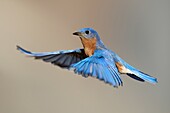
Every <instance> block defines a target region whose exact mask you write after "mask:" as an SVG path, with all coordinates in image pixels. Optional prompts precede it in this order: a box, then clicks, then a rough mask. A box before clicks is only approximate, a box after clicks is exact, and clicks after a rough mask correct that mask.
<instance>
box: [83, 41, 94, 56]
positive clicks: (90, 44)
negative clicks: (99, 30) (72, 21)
mask: <svg viewBox="0 0 170 113" xmlns="http://www.w3.org/2000/svg"><path fill="white" fill-rule="evenodd" d="M81 42H82V44H83V47H84V50H85V54H86V55H87V56H92V55H93V54H94V51H95V49H96V38H90V39H87V38H81Z"/></svg>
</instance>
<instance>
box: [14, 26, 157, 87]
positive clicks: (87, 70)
mask: <svg viewBox="0 0 170 113" xmlns="http://www.w3.org/2000/svg"><path fill="white" fill-rule="evenodd" d="M73 35H76V36H78V37H79V38H80V39H81V42H82V45H83V48H81V49H76V50H63V51H55V52H42V53H39V52H30V51H27V50H25V49H23V48H21V47H19V46H17V49H18V50H19V51H21V52H22V53H25V54H26V55H29V56H32V57H35V59H42V60H43V61H45V62H51V63H52V64H54V65H57V66H59V67H61V68H65V69H73V70H74V72H75V73H77V74H81V75H82V76H83V77H88V76H92V77H95V78H97V79H99V80H102V81H104V82H105V83H108V84H110V85H112V86H114V87H118V86H122V85H123V82H122V80H121V78H120V74H127V75H128V76H129V77H131V78H133V79H136V80H138V81H142V82H144V81H147V82H150V83H157V79H156V78H154V77H152V76H150V75H148V74H145V73H143V72H141V71H140V70H138V69H136V68H134V67H132V66H131V65H129V64H128V63H126V62H125V61H124V60H123V59H121V58H120V57H119V56H118V55H117V54H116V53H114V52H113V51H111V50H109V49H108V48H107V47H106V46H105V45H104V43H103V42H102V40H101V39H100V37H99V35H98V33H97V32H96V31H95V30H94V29H92V28H82V29H80V30H78V31H76V32H74V33H73Z"/></svg>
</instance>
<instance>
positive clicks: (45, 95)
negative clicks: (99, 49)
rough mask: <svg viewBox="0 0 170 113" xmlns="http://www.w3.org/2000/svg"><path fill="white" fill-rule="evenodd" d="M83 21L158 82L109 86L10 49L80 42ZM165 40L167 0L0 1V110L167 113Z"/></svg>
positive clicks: (169, 36)
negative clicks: (75, 33) (78, 36)
mask: <svg viewBox="0 0 170 113" xmlns="http://www.w3.org/2000/svg"><path fill="white" fill-rule="evenodd" d="M82 27H92V28H94V29H96V30H97V31H98V32H99V34H100V36H101V38H102V40H103V41H104V43H105V44H106V45H107V46H108V47H109V48H110V49H112V50H113V51H115V52H116V53H117V54H119V55H120V56H121V57H122V58H123V59H125V60H126V61H127V62H129V63H130V64H132V65H133V66H135V67H137V68H139V69H140V70H142V71H144V72H146V73H149V74H151V75H153V76H155V77H157V78H158V80H159V83H158V84H156V85H152V84H149V83H140V82H138V81H134V80H132V79H131V78H128V77H126V75H122V79H123V81H124V87H120V88H118V89H114V88H113V87H111V86H109V85H106V84H104V83H103V82H100V81H98V80H96V79H93V78H88V79H85V78H82V77H81V76H78V75H75V74H74V73H73V72H70V71H67V70H63V69H60V68H58V67H55V66H53V65H51V64H47V63H44V62H42V61H35V60H33V59H31V58H28V57H25V55H23V54H21V53H19V52H18V51H16V45H21V46H22V47H24V48H26V49H29V50H32V51H39V52H40V51H55V50H61V49H74V48H78V47H81V44H80V40H79V39H78V38H76V37H74V36H72V33H73V32H74V31H75V30H77V29H79V28H82ZM169 42H170V1H169V0H110V1H109V0H103V1H102V0H100V1H99V0H70V1H69V0H67V1H64V0H58V1H48V2H47V1H46V2H44V1H35V0H34V1H30V0H29V1H16V0H11V1H8V0H0V113H169V111H170V82H169V80H170V75H169V73H168V71H169V69H170V68H169V63H170V62H169V57H170V52H169V51H170V50H169V49H170V46H169Z"/></svg>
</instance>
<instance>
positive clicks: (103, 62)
mask: <svg viewBox="0 0 170 113" xmlns="http://www.w3.org/2000/svg"><path fill="white" fill-rule="evenodd" d="M105 56H107V55H104V54H100V53H98V52H95V53H94V55H92V56H91V57H88V58H86V59H84V60H82V61H80V62H78V63H75V64H73V65H71V69H72V68H73V69H74V72H75V73H78V74H81V75H82V76H83V77H88V76H92V77H95V78H97V79H99V80H102V81H104V82H106V83H108V84H111V85H112V86H114V87H117V86H120V85H123V82H122V80H121V78H120V76H119V72H118V70H117V68H116V66H115V64H114V62H113V61H111V60H110V59H107V58H105Z"/></svg>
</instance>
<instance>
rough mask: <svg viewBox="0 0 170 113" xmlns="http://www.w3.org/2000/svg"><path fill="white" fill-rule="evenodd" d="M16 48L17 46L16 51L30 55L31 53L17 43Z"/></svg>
mask: <svg viewBox="0 0 170 113" xmlns="http://www.w3.org/2000/svg"><path fill="white" fill-rule="evenodd" d="M16 48H17V50H18V51H20V52H22V53H24V54H27V55H31V54H32V53H31V52H30V51H27V50H25V49H23V48H22V47H20V46H19V45H16Z"/></svg>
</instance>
